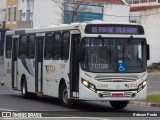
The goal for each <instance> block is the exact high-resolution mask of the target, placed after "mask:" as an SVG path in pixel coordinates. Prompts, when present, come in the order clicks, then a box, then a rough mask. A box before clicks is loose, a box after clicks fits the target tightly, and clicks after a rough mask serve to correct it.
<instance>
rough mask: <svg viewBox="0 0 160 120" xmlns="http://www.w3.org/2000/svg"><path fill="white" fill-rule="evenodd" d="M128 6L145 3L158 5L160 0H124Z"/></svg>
mask: <svg viewBox="0 0 160 120" xmlns="http://www.w3.org/2000/svg"><path fill="white" fill-rule="evenodd" d="M126 2H127V3H128V4H134V5H135V4H137V5H142V4H146V3H152V4H153V3H160V0H126Z"/></svg>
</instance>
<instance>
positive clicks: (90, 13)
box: [33, 0, 130, 27]
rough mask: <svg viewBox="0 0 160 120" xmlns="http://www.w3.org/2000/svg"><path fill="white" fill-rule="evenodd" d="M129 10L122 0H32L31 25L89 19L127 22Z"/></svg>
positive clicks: (37, 25) (38, 25)
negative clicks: (32, 13)
mask: <svg viewBox="0 0 160 120" xmlns="http://www.w3.org/2000/svg"><path fill="white" fill-rule="evenodd" d="M129 11H130V6H128V5H127V4H126V2H125V1H123V0H45V1H44V0H34V15H33V27H40V26H47V25H50V24H55V25H56V24H62V23H72V22H84V21H91V20H103V21H112V22H129ZM39 13H40V14H39ZM124 16H126V17H124Z"/></svg>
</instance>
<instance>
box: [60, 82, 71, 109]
mask: <svg viewBox="0 0 160 120" xmlns="http://www.w3.org/2000/svg"><path fill="white" fill-rule="evenodd" d="M60 101H61V104H62V105H64V106H65V107H72V106H73V100H71V99H69V98H68V90H67V86H66V84H62V85H61V86H60Z"/></svg>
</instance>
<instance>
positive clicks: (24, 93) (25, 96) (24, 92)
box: [21, 78, 29, 99]
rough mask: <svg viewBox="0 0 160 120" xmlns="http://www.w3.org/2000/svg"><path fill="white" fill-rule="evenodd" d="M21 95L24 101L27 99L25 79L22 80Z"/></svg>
mask: <svg viewBox="0 0 160 120" xmlns="http://www.w3.org/2000/svg"><path fill="white" fill-rule="evenodd" d="M21 94H22V97H23V98H25V99H26V98H28V97H29V93H28V91H27V82H26V80H25V78H23V80H22V85H21Z"/></svg>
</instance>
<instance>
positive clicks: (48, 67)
mask: <svg viewBox="0 0 160 120" xmlns="http://www.w3.org/2000/svg"><path fill="white" fill-rule="evenodd" d="M46 71H47V73H54V72H55V66H53V65H46Z"/></svg>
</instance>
